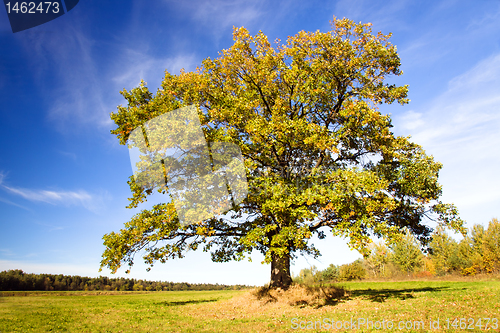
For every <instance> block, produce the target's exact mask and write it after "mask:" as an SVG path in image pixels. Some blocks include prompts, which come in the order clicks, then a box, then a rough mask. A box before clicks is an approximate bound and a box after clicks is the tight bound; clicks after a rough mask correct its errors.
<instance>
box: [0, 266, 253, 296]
mask: <svg viewBox="0 0 500 333" xmlns="http://www.w3.org/2000/svg"><path fill="white" fill-rule="evenodd" d="M245 288H248V287H247V286H244V285H232V286H229V285H223V284H218V283H216V284H211V283H186V282H181V283H178V282H162V281H147V280H137V279H128V278H108V277H106V276H100V277H96V278H90V277H85V276H78V275H62V274H58V275H54V274H28V273H25V272H23V271H22V270H20V269H15V270H8V271H3V272H0V290H1V291H32V290H46V291H52V290H54V291H92V290H104V291H112V290H114V291H167V290H173V291H181V290H182V291H183V290H240V289H245Z"/></svg>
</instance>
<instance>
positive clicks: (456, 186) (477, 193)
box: [393, 54, 500, 223]
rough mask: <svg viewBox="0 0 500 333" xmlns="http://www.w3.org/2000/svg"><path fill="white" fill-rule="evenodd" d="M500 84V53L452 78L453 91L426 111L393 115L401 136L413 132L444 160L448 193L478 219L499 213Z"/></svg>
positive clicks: (443, 176)
mask: <svg viewBox="0 0 500 333" xmlns="http://www.w3.org/2000/svg"><path fill="white" fill-rule="evenodd" d="M498 87H500V54H497V55H494V56H491V57H489V58H487V59H484V60H483V61H481V62H479V63H478V64H477V65H475V66H474V67H473V68H471V69H469V70H467V71H466V72H464V73H463V74H461V75H459V76H457V77H455V78H453V79H451V80H450V81H449V84H448V88H447V90H446V91H445V92H444V93H442V94H441V95H439V96H438V97H436V98H435V99H433V100H432V102H431V103H429V105H427V106H426V107H425V109H423V108H422V110H416V111H409V112H406V113H403V114H399V115H396V116H395V117H393V118H394V124H395V129H396V132H399V133H398V134H401V135H407V134H411V135H412V140H413V141H415V142H417V143H419V144H421V145H422V146H423V147H424V149H426V151H427V152H428V153H430V154H433V155H434V156H435V158H436V159H437V160H438V161H440V162H442V163H443V170H442V172H441V183H442V184H443V191H444V192H443V194H444V196H443V197H444V198H446V200H449V201H452V202H454V203H455V204H457V206H458V208H459V209H462V210H463V212H464V215H465V217H466V218H468V219H469V220H473V221H474V223H478V222H481V223H487V222H488V220H489V219H490V218H491V217H493V216H495V214H497V215H498V211H495V209H497V207H498V206H499V204H500V191H499V188H500V177H499V176H498V165H500V153H499V151H500V150H499V148H498V147H500V112H499V111H500V94H499V91H498ZM479 208H480V209H479ZM469 212H470V213H469ZM472 212H474V214H475V215H473V213H472ZM478 212H481V213H480V214H482V216H481V217H479V216H477V213H478ZM478 220H479V221H478Z"/></svg>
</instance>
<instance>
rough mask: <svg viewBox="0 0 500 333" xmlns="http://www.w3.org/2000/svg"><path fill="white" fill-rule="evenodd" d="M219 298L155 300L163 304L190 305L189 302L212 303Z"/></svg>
mask: <svg viewBox="0 0 500 333" xmlns="http://www.w3.org/2000/svg"><path fill="white" fill-rule="evenodd" d="M218 300H219V299H217V298H215V299H194V300H189V301H164V302H155V303H154V304H155V305H163V306H178V305H188V304H199V303H211V302H217V301H218Z"/></svg>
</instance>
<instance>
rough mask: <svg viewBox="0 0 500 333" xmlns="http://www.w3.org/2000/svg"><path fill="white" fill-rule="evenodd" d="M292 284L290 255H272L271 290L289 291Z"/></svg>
mask: <svg viewBox="0 0 500 333" xmlns="http://www.w3.org/2000/svg"><path fill="white" fill-rule="evenodd" d="M291 284H292V276H291V275H290V254H289V253H287V254H286V255H284V256H283V257H280V256H278V255H277V254H275V253H273V254H272V262H271V283H270V285H269V286H270V287H271V288H281V289H288V287H289V286H290V285H291Z"/></svg>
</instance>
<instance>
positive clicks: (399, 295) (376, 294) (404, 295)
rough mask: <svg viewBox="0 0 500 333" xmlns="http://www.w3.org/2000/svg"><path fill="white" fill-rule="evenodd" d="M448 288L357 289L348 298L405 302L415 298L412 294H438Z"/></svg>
mask: <svg viewBox="0 0 500 333" xmlns="http://www.w3.org/2000/svg"><path fill="white" fill-rule="evenodd" d="M446 289H450V287H425V288H406V289H358V290H351V291H350V292H349V294H350V295H349V296H350V297H349V298H351V299H352V298H354V297H363V298H366V299H368V300H370V301H372V302H378V303H383V302H385V301H386V300H387V299H389V298H396V299H400V300H403V301H404V300H406V299H408V298H415V296H413V294H414V293H421V292H438V291H443V290H446Z"/></svg>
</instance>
